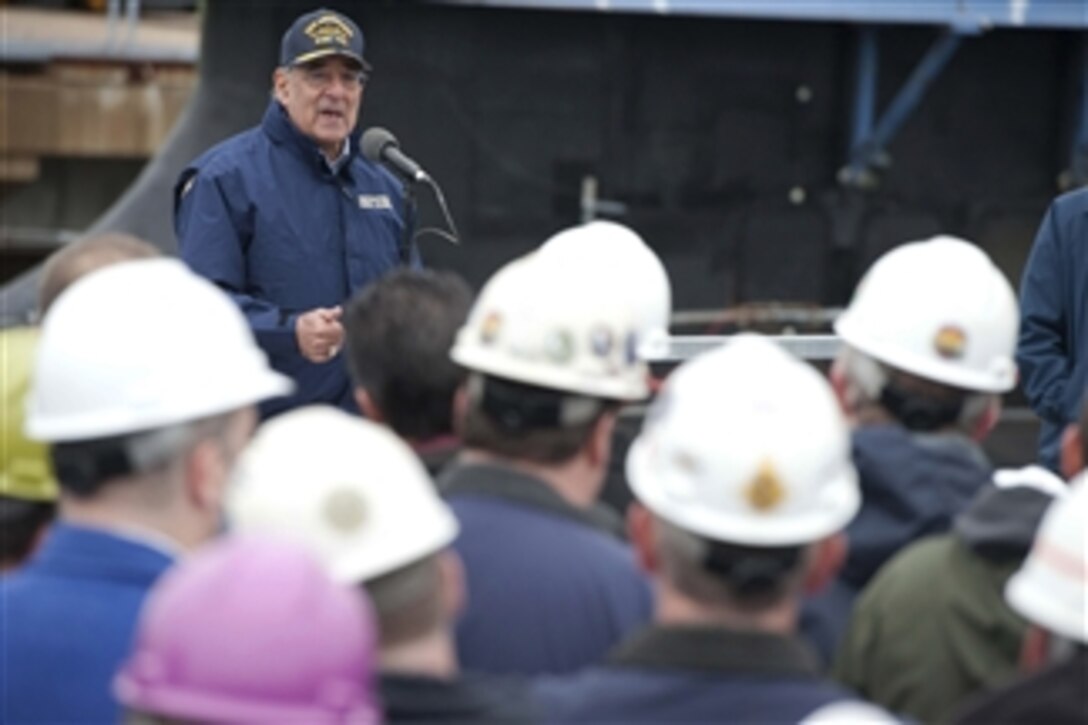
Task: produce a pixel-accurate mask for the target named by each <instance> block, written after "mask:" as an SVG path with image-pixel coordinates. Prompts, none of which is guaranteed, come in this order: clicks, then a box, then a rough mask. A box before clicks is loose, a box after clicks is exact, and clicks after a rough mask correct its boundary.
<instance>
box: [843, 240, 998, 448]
mask: <svg viewBox="0 0 1088 725" xmlns="http://www.w3.org/2000/svg"><path fill="white" fill-rule="evenodd" d="M1018 317H1019V313H1018V308H1017V304H1016V295H1015V293H1014V292H1013V289H1012V287H1011V286H1010V285H1009V282H1008V280H1006V279H1005V276H1004V275H1003V274H1002V273H1001V271H1000V270H999V269H998V268H997V267H996V266H994V264H993V262H991V261H990V259H989V257H987V256H986V254H985V253H984V252H983V251H982V250H980V249H979V248H978V247H976V246H974V245H972V244H970V243H968V242H965V241H962V240H960V239H955V238H953V237H935V238H933V239H930V240H928V241H924V242H911V243H908V244H904V245H902V246H900V247H897V248H895V249H893V250H892V251H890V252H888V253H887V254H885V255H884V256H883V257H881V258H880V259H879V260H877V262H876V264H874V265H873V267H872V268H871V269H870V270H869V271H868V272H866V274H865V276H864V277H863V278H862V280H861V282H860V283H859V284H858V287H857V290H856V291H855V293H854V297H853V299H852V300H851V302H850V305H849V306H848V307H847V309H846V311H845V312H844V313H843V314H842V315H841V316H840V317H839V319H838V320H836V322H835V332H836V333H837V334H838V335H839V337H840V338H841V339H842V341H843V343H844V344H843V348H842V350H841V352H840V354H839V356H838V358H837V359H836V361H835V363H834V365H833V366H832V380H833V382H834V384H835V387H836V390H837V392H838V393H839V397H840V399H841V400H842V403H843V406H844V408H845V409H846V410H847V412H848V414H850V416H851V417H852V418H853V419H854V420H855V422H860V423H862V424H864V423H865V422H866V421H867V420H869V419H873V418H874V417H875V419H891V420H894V421H897V422H898V423H900V424H901V425H904V426H905V427H907V428H909V429H911V430H916V431H923V432H924V431H938V430H945V429H955V428H959V429H960V430H961V431H962V432H964V433H966V434H968V435H971V436H973V437H975V438H982V437H984V436H985V435H986V434H987V433H988V432H989V430H990V429H991V428H992V427H993V425H994V424H995V423H996V420H997V415H998V413H999V411H1000V407H999V406H1000V395H1001V393H1005V392H1008V391H1009V390H1011V389H1012V388H1013V386H1014V385H1015V384H1016V363H1015V362H1014V359H1013V354H1014V352H1015V348H1016V332H1017V324H1018Z"/></svg>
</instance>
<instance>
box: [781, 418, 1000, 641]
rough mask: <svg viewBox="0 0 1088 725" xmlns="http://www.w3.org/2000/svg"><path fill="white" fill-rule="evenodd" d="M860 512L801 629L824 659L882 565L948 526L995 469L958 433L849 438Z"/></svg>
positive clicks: (884, 429) (893, 428)
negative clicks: (840, 560)
mask: <svg viewBox="0 0 1088 725" xmlns="http://www.w3.org/2000/svg"><path fill="white" fill-rule="evenodd" d="M852 443H853V459H854V465H855V466H856V467H857V470H858V483H859V484H860V486H861V509H860V510H859V511H858V515H857V516H856V517H854V520H853V521H851V522H850V524H849V525H848V526H847V527H846V535H847V539H848V541H849V553H848V554H847V558H846V563H845V564H844V566H843V568H842V571H841V572H840V573H839V576H838V578H837V579H836V580H835V581H833V582H832V583H831V585H830V586H829V587H828V589H827V591H825V592H822V593H821V594H820V595H819V596H816V597H814V598H812V599H810V600H808V601H806V602H805V606H804V610H803V613H802V630H803V632H804V634H805V635H806V636H807V637H809V638H810V640H811V641H812V643H813V644H815V645H816V648H817V650H818V651H819V653H820V655H821V656H823V657H824V658H825V661H826V662H830V661H831V658H832V656H833V654H834V650H835V648H836V647H837V646H838V643H839V640H840V639H841V638H842V636H843V635H844V634H845V633H846V627H847V624H848V623H849V618H850V613H851V612H852V611H853V608H854V600H855V599H856V598H857V596H858V594H859V593H860V592H861V590H862V589H864V588H865V585H866V584H868V583H869V580H870V579H872V578H873V576H874V575H875V574H876V572H877V571H878V570H879V569H880V567H882V566H883V565H884V564H885V562H887V561H888V560H889V559H891V558H892V557H893V556H894V555H895V554H896V553H898V552H899V551H900V550H901V549H903V548H904V547H906V546H907V545H908V544H910V543H911V542H913V541H916V540H918V539H920V538H922V537H925V536H929V535H931V534H939V533H944V532H946V531H948V530H949V529H951V528H952V522H953V521H954V520H955V518H956V517H957V516H958V515H959V514H960V513H962V512H963V511H965V510H967V507H968V506H970V504H971V502H972V501H973V500H974V498H975V496H976V495H977V494H978V492H979V491H981V490H982V489H983V488H984V487H986V486H988V485H989V483H990V480H991V478H992V477H993V468H992V466H991V465H990V463H989V462H988V461H987V460H986V456H985V454H984V453H983V452H982V449H981V448H979V447H978V446H977V445H976V444H975V443H974V442H972V441H971V440H969V439H968V438H966V437H964V436H962V435H959V434H958V433H914V432H911V431H909V430H907V429H906V428H904V427H902V426H900V425H896V424H890V423H889V424H881V425H866V426H861V427H859V428H858V429H857V430H855V431H854V433H853V440H852Z"/></svg>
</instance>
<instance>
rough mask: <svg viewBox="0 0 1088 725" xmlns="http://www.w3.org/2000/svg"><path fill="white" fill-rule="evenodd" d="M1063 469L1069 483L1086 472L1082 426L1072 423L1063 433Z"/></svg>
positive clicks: (1063, 474)
mask: <svg viewBox="0 0 1088 725" xmlns="http://www.w3.org/2000/svg"><path fill="white" fill-rule="evenodd" d="M1061 469H1062V476H1063V477H1064V478H1065V480H1067V481H1069V480H1072V479H1073V477H1075V476H1076V475H1077V474H1078V473H1080V472H1081V471H1083V470H1084V449H1083V448H1082V447H1081V441H1080V426H1078V425H1077V424H1076V423H1070V424H1069V425H1067V426H1066V427H1065V430H1064V431H1062V443H1061Z"/></svg>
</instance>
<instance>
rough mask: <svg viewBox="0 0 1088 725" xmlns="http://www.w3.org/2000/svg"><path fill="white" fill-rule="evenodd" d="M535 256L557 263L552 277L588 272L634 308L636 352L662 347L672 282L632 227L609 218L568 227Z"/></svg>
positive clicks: (645, 354) (647, 353) (650, 353)
mask: <svg viewBox="0 0 1088 725" xmlns="http://www.w3.org/2000/svg"><path fill="white" fill-rule="evenodd" d="M540 258H541V259H542V260H543V261H545V262H550V263H552V264H556V265H558V266H559V267H560V269H559V270H557V272H556V274H557V276H560V275H561V276H563V277H569V276H570V275H571V274H572V273H581V274H585V275H590V276H591V277H592V279H593V280H594V281H595V282H596V283H597V284H600V285H609V286H611V287H612V288H613V291H614V293H615V294H616V295H618V296H620V297H622V298H623V299H625V300H626V301H627V304H628V305H630V307H631V309H632V310H634V312H635V322H636V323H637V325H638V332H639V342H638V354H639V356H640V357H642V358H644V359H652V358H654V357H657V356H660V355H662V354H664V353H665V352H666V351H667V348H668V338H669V318H670V317H671V315H672V285H671V284H670V282H669V275H668V272H667V271H666V270H665V265H664V264H662V262H661V259H660V258H659V257H658V256H657V254H655V253H654V250H653V249H651V248H650V247H649V245H647V244H646V242H645V241H643V239H642V237H640V236H639V235H638V234H636V233H635V232H634V231H632V230H631V229H628V228H627V227H625V226H623V225H622V224H617V223H615V222H609V221H594V222H590V223H588V224H583V225H581V226H576V227H571V228H570V229H565V230H563V231H561V232H559V233H558V234H556V235H555V236H553V237H551V238H549V239H548V240H547V241H545V242H544V244H543V245H541V247H540ZM617 270H622V273H617Z"/></svg>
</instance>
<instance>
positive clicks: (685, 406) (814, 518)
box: [627, 335, 860, 547]
mask: <svg viewBox="0 0 1088 725" xmlns="http://www.w3.org/2000/svg"><path fill="white" fill-rule="evenodd" d="M627 478H628V480H629V481H630V482H631V488H632V489H633V490H634V493H635V496H637V497H638V499H639V500H640V501H641V502H642V503H643V504H644V505H645V506H646V507H647V508H649V509H650V510H651V511H653V512H654V513H655V514H657V515H658V516H660V517H662V518H663V519H665V520H667V521H669V522H671V523H672V524H674V525H676V526H678V527H680V528H682V529H684V530H686V531H689V532H691V533H694V534H697V535H700V536H703V537H705V538H709V539H714V540H718V541H724V542H729V543H735V544H742V545H749V546H763V547H775V546H794V545H801V544H807V543H811V542H814V541H817V540H819V539H821V538H823V537H825V536H828V535H830V534H832V533H835V532H837V531H840V530H842V529H843V528H844V527H845V526H846V524H847V523H848V522H849V521H850V519H852V518H853V517H854V515H855V514H856V513H857V510H858V506H859V504H860V493H859V491H858V484H857V473H856V471H855V470H854V466H853V464H852V463H851V459H850V437H849V433H848V431H847V425H846V422H845V420H844V418H843V415H842V413H841V411H840V409H839V407H838V404H837V403H836V400H835V397H834V395H833V394H832V392H831V389H830V387H829V386H828V384H827V382H826V381H825V380H824V379H823V377H822V376H821V375H820V374H819V373H818V372H817V371H816V370H815V369H814V368H812V367H810V366H808V365H807V364H805V363H802V362H801V361H799V360H797V359H795V358H793V357H791V356H790V355H789V354H788V353H786V352H785V351H784V350H782V349H781V348H779V347H778V346H776V345H775V344H774V343H772V342H770V341H769V340H767V339H766V338H762V337H758V336H755V335H739V336H737V337H735V338H733V339H732V340H731V341H730V342H729V343H727V344H726V345H724V346H723V347H720V348H717V349H715V350H712V351H710V352H708V353H705V354H703V355H700V356H698V357H696V358H693V359H692V360H690V361H689V362H687V363H685V364H684V365H682V366H680V367H679V368H677V369H676V371H674V372H673V374H672V375H670V376H669V378H668V380H667V382H666V383H665V387H664V389H663V390H662V392H661V393H660V394H659V395H658V398H657V400H656V401H655V402H654V404H653V405H652V406H651V407H650V410H649V411H648V413H647V416H646V422H645V424H644V426H643V429H642V433H641V434H640V435H639V437H638V438H637V439H636V440H635V442H634V444H633V445H632V446H631V450H630V452H629V454H628V456H627Z"/></svg>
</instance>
